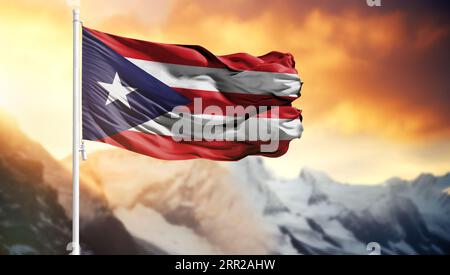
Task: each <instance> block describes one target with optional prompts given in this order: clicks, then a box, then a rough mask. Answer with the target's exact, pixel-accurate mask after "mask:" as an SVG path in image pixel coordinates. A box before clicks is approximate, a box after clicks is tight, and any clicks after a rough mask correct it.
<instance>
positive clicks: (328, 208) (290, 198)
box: [232, 158, 450, 254]
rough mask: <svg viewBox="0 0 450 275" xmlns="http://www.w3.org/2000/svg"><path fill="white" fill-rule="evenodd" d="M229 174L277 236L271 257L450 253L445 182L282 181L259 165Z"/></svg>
mask: <svg viewBox="0 0 450 275" xmlns="http://www.w3.org/2000/svg"><path fill="white" fill-rule="evenodd" d="M232 171H233V173H234V175H235V178H237V179H241V182H242V183H243V184H245V185H246V186H247V188H248V190H252V192H251V193H252V196H253V197H254V199H255V200H256V201H259V203H260V211H261V213H263V216H264V217H265V219H266V220H267V222H268V224H271V225H272V226H273V227H275V228H277V229H278V232H276V231H275V232H274V236H275V237H276V238H277V239H278V240H279V244H278V247H277V248H276V249H275V250H274V252H275V253H300V254H368V251H367V250H366V247H367V244H368V243H371V242H377V243H379V245H380V246H381V253H382V254H449V253H450V236H449V235H448V232H450V231H449V230H450V196H449V193H448V190H450V189H449V188H450V174H447V175H445V176H442V177H435V176H432V175H430V174H422V175H420V176H419V177H417V178H416V179H415V180H413V181H411V182H408V181H405V180H401V179H398V178H393V179H390V180H388V181H386V182H385V183H383V184H380V185H375V186H368V185H349V184H343V183H339V182H336V181H334V180H332V179H331V178H330V177H328V176H327V175H326V174H324V173H321V172H317V171H314V170H311V169H303V170H302V172H301V173H300V176H299V177H298V178H296V179H293V180H282V179H278V178H275V177H273V176H272V175H271V173H270V172H269V171H268V170H267V169H266V168H265V167H264V165H263V163H262V160H261V159H259V158H247V159H246V160H245V161H244V162H242V163H237V164H233V165H232ZM268 190H269V191H268Z"/></svg>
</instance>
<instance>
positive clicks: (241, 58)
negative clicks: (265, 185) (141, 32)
mask: <svg viewBox="0 0 450 275" xmlns="http://www.w3.org/2000/svg"><path fill="white" fill-rule="evenodd" d="M82 66H83V68H82V110H83V138H84V139H86V140H93V141H99V142H104V143H108V144H111V145H114V146H118V147H121V148H124V149H128V150H131V151H134V152H137V153H141V154H145V155H149V156H152V157H156V158H160V159H169V160H171V159H191V158H207V159H213V160H237V159H240V158H243V157H245V156H247V155H264V156H269V157H277V156H281V155H282V154H284V153H285V152H286V151H287V150H288V146H289V142H290V141H291V140H292V139H295V138H299V137H300V135H301V132H302V124H301V114H300V111H299V110H297V109H295V108H293V107H292V106H291V103H292V101H293V100H295V99H297V98H298V97H299V96H300V88H301V81H300V78H299V77H298V75H297V71H296V70H295V67H294V66H295V63H294V59H293V57H292V55H290V54H283V53H279V52H270V53H268V54H266V55H264V56H260V57H254V56H251V55H249V54H244V53H237V54H231V55H226V56H215V55H213V54H212V53H210V52H209V51H207V50H206V49H204V48H202V47H200V46H186V45H170V44H161V43H153V42H147V41H141V40H135V39H129V38H124V37H119V36H115V35H111V34H107V33H103V32H100V31H96V30H93V29H88V28H83V61H82ZM230 111H234V113H233V114H232V115H230ZM264 130H266V132H267V133H264ZM274 142H276V145H277V146H276V147H275V148H274V149H273V150H265V149H264V145H268V144H271V143H274Z"/></svg>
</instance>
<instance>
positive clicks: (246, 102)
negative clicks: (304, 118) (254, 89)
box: [173, 88, 301, 119]
mask: <svg viewBox="0 0 450 275" xmlns="http://www.w3.org/2000/svg"><path fill="white" fill-rule="evenodd" d="M173 89H174V90H176V91H177V92H179V93H180V94H182V95H184V96H185V97H187V98H189V99H190V100H191V101H192V103H189V104H187V105H186V107H188V108H189V110H190V111H191V112H192V113H202V114H215V115H218V114H217V113H213V112H207V111H208V110H205V109H206V108H207V107H208V106H217V107H218V108H219V109H220V110H221V111H222V114H223V115H225V114H226V108H227V107H236V106H242V107H244V108H246V107H249V106H254V107H256V108H257V110H259V109H258V108H259V107H263V106H266V107H268V108H267V109H268V111H266V112H264V113H259V114H258V115H257V117H275V118H286V119H296V118H298V117H299V116H300V114H301V111H300V110H298V109H296V108H294V107H292V106H291V105H290V102H289V101H284V100H283V99H282V98H277V97H273V96H271V95H248V94H235V93H218V92H210V91H201V90H190V89H181V88H173ZM195 98H201V100H202V101H201V102H202V104H201V105H202V106H201V107H202V108H201V109H199V110H195V108H194V99H195ZM280 105H282V106H280ZM270 107H271V109H269V108H270ZM197 108H199V107H197ZM275 108H276V110H277V111H278V114H274V113H273V111H272V110H274V109H275ZM198 111H200V112H198Z"/></svg>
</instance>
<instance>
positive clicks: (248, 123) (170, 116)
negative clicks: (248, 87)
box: [130, 112, 303, 141]
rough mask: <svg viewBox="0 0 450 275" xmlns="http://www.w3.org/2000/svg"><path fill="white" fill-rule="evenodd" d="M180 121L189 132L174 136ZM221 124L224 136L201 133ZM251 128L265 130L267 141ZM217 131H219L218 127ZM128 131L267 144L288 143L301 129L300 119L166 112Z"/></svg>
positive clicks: (209, 132)
mask: <svg viewBox="0 0 450 275" xmlns="http://www.w3.org/2000/svg"><path fill="white" fill-rule="evenodd" d="M181 120H184V122H185V123H187V124H188V125H191V127H192V128H191V129H190V130H189V129H183V131H184V132H183V133H179V132H176V129H174V125H175V123H177V122H178V123H181ZM234 120H236V121H237V122H236V123H237V127H236V128H235V127H234V124H233V122H234ZM224 124H225V125H227V124H228V125H229V127H228V128H226V130H225V133H226V134H223V133H211V131H205V128H204V127H205V125H209V126H214V125H215V126H222V125H224ZM185 125H186V124H185ZM194 125H195V126H194ZM255 127H267V128H268V129H270V131H263V133H264V134H265V132H267V133H268V134H270V137H269V136H265V138H261V136H259V135H258V134H257V133H258V129H259V128H255ZM267 128H265V129H267ZM219 129H222V127H220V128H219ZM263 129H264V128H263ZM130 131H137V132H143V133H149V134H156V135H163V136H171V137H186V136H192V137H194V138H197V139H198V140H202V139H204V140H228V141H237V140H238V141H255V140H267V139H268V138H270V139H271V140H292V139H295V138H299V137H300V136H301V133H302V131H303V126H302V124H301V122H300V119H279V118H265V117H250V118H247V120H246V119H245V118H244V117H236V118H234V117H230V116H219V115H209V114H189V113H181V114H176V113H173V112H170V113H166V114H164V115H161V116H159V117H157V118H155V119H153V120H150V121H148V122H145V123H143V124H141V125H138V126H136V127H134V128H131V129H130ZM191 133H192V134H191Z"/></svg>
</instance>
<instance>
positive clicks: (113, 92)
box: [97, 73, 136, 108]
mask: <svg viewBox="0 0 450 275" xmlns="http://www.w3.org/2000/svg"><path fill="white" fill-rule="evenodd" d="M97 83H98V84H100V85H101V86H102V87H103V88H105V90H107V91H108V92H109V95H108V99H107V100H106V104H105V105H108V104H110V103H113V102H114V101H116V100H119V101H120V102H122V103H123V104H125V105H126V106H127V107H128V108H131V107H130V103H128V99H127V94H129V93H131V92H134V91H135V90H136V88H131V87H125V86H122V82H121V81H120V78H119V74H118V73H116V75H115V76H114V80H113V83H104V82H100V81H97Z"/></svg>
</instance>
